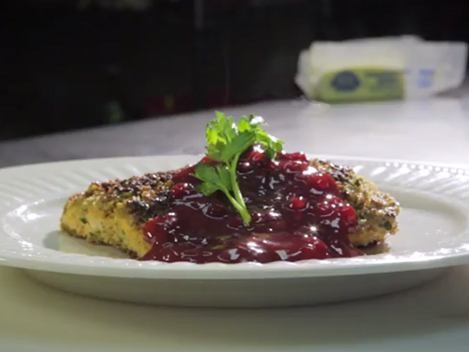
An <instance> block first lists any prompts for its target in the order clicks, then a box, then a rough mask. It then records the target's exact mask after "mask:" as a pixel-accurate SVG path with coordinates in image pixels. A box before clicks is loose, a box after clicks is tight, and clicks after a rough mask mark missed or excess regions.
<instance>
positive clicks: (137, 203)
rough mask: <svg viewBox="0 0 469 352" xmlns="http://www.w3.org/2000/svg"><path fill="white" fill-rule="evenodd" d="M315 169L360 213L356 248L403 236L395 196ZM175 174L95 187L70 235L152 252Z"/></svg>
mask: <svg viewBox="0 0 469 352" xmlns="http://www.w3.org/2000/svg"><path fill="white" fill-rule="evenodd" d="M311 164H312V166H314V167H315V168H316V169H318V170H319V171H326V172H328V173H330V174H331V175H332V176H333V177H334V179H335V180H336V182H337V184H338V186H339V189H340V191H341V192H342V195H343V197H344V198H345V199H346V200H347V201H348V202H349V203H350V204H351V205H352V206H353V207H354V208H355V210H356V212H357V215H358V218H359V225H358V228H357V229H356V231H355V232H353V233H352V234H350V235H349V236H350V240H351V242H352V244H353V245H354V246H356V247H366V246H370V245H372V244H376V243H381V242H383V241H384V239H385V236H386V235H387V234H394V233H395V232H396V231H397V221H396V218H397V215H398V213H399V204H398V203H397V202H396V200H395V199H394V198H393V197H391V196H390V195H389V194H387V193H385V192H382V191H380V190H379V189H378V188H377V186H376V185H375V184H374V183H373V182H371V181H369V180H367V179H365V178H363V177H361V176H359V175H357V174H356V173H355V172H354V171H353V170H352V169H350V168H347V167H342V166H338V165H335V164H332V163H330V162H327V161H322V160H317V159H315V160H312V161H311ZM171 178H172V173H171V172H157V173H149V174H146V175H143V176H134V177H131V178H128V179H125V180H114V181H109V182H94V183H92V184H91V185H90V186H89V187H88V189H87V190H86V191H85V192H83V193H78V194H75V195H73V196H72V197H70V198H69V199H68V201H67V203H66V204H65V207H64V211H63V215H62V218H61V227H62V229H63V230H64V231H66V232H67V233H69V234H71V235H73V236H76V237H80V238H84V239H86V240H88V241H90V242H93V243H100V244H107V245H110V246H113V247H116V248H119V249H121V250H123V251H125V252H127V253H129V255H131V256H133V257H137V258H140V257H142V256H144V255H145V254H146V253H147V252H148V251H149V250H150V248H151V244H150V243H148V242H147V241H146V240H145V239H144V236H143V226H144V224H145V223H146V222H147V220H149V219H151V218H152V217H154V216H156V215H158V214H160V213H162V212H165V211H167V210H168V207H169V202H168V192H169V190H170V188H171V186H172V181H171Z"/></svg>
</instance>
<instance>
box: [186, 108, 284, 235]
mask: <svg viewBox="0 0 469 352" xmlns="http://www.w3.org/2000/svg"><path fill="white" fill-rule="evenodd" d="M263 123H264V120H263V119H262V118H261V117H259V116H254V115H245V116H241V117H240V118H239V120H238V123H237V124H236V123H235V122H234V119H233V117H231V116H226V115H225V114H224V113H222V112H219V111H217V112H216V113H215V118H214V119H213V120H211V121H210V122H209V123H208V124H207V128H206V131H205V138H206V142H207V145H206V150H207V156H208V157H209V158H210V159H212V160H214V161H215V162H217V164H215V165H207V164H198V165H197V166H196V168H195V173H194V176H195V177H197V178H198V179H199V180H201V181H202V183H201V184H200V185H199V187H198V190H199V192H201V193H203V194H204V195H206V196H210V195H211V194H213V193H214V192H216V191H221V192H223V193H224V194H225V196H226V197H227V198H228V200H229V201H230V202H231V204H232V205H233V207H234V208H235V209H236V210H237V211H238V213H239V214H240V216H241V218H242V220H243V223H244V224H245V225H246V226H247V225H249V223H250V222H251V215H250V214H249V211H248V209H247V206H246V203H245V201H244V198H243V195H242V194H241V190H240V189H239V184H238V180H237V173H236V169H237V167H238V161H239V157H240V156H241V154H242V153H243V152H245V151H246V150H247V149H248V148H249V147H251V146H252V145H254V144H259V145H261V146H262V148H263V149H264V150H265V152H266V154H267V156H268V157H269V158H274V157H275V155H276V154H277V153H278V152H280V151H281V150H282V148H283V142H282V141H280V140H278V139H277V138H275V137H273V136H271V135H269V134H268V133H267V132H266V131H265V130H264V129H263V128H262V125H263Z"/></svg>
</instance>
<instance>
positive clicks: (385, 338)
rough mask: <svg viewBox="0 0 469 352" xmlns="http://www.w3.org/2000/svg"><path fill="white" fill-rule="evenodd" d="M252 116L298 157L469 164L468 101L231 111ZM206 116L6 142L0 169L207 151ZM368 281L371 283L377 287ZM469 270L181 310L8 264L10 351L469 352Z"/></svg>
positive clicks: (289, 104)
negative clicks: (294, 299)
mask: <svg viewBox="0 0 469 352" xmlns="http://www.w3.org/2000/svg"><path fill="white" fill-rule="evenodd" d="M224 110H225V111H227V112H229V113H231V114H234V115H239V114H241V113H250V112H252V113H256V114H260V115H263V116H264V117H265V118H266V120H267V121H268V122H269V125H270V126H269V131H270V132H271V133H272V134H275V135H277V136H278V137H280V138H282V139H285V140H286V141H287V143H286V148H287V149H290V150H297V149H301V150H305V151H307V152H309V153H312V154H341V155H350V156H366V157H376V158H395V159H407V160H423V161H429V162H442V163H450V164H465V165H469V98H466V97H465V96H462V97H459V98H449V97H445V98H443V97H440V98H434V99H431V100H422V101H413V102H390V103H373V104H353V105H339V106H334V107H329V106H327V105H323V104H311V103H308V102H306V101H300V100H298V101H281V102H267V103H259V104H255V105H250V106H245V107H237V108H229V109H224ZM211 116H212V115H211V113H210V112H198V113H194V114H186V115H180V116H176V117H170V118H162V119H152V120H145V121H140V122H136V123H129V124H125V125H120V126H114V127H104V128H98V129H90V130H82V131H77V132H71V133H64V134H57V135H51V136H43V137H37V138H31V139H25V140H20V141H9V142H3V143H0V166H9V165H15V164H22V163H31V162H43V161H51V160H63V159H71V158H74V159H76V158H89V157H104V156H122V155H148V154H180V153H200V152H202V151H203V140H202V139H201V135H202V133H203V129H204V124H205V121H207V120H208V119H210V118H211ZM371 284H372V283H371V282H370V285H371ZM468 292H469V266H467V267H459V268H455V269H453V270H451V271H450V272H449V273H448V274H447V275H445V276H444V277H441V278H440V279H438V280H436V281H434V282H432V283H431V284H428V285H426V286H423V287H420V288H416V289H412V290H409V291H406V292H401V293H399V294H394V295H389V296H384V297H380V298H375V299H367V300H363V301H356V302H348V303H343V304H334V305H326V306H319V307H309V308H294V309H272V310H267V309H262V310H234V309H232V310H223V309H176V308H159V307H149V306H138V305H131V304H124V303H116V302H108V301H100V300H96V299H91V298H85V297H79V296H75V295H71V294H66V293H62V292H60V291H56V290H54V289H51V288H48V287H45V286H43V285H41V284H38V283H36V282H34V281H32V280H31V279H29V278H28V277H26V276H25V275H24V274H23V273H22V272H20V271H17V270H15V269H6V268H2V269H0V312H1V313H2V314H1V315H0V347H2V349H1V350H2V351H3V350H5V351H43V350H44V351H64V350H65V349H66V350H67V351H113V352H115V351H165V352H166V351H167V352H170V351H194V352H195V351H201V352H202V351H203V352H210V351H253V352H254V351H283V352H285V351H292V352H293V351H295V352H297V351H313V350H314V351H327V352H329V351H348V352H352V351H357V352H358V351H360V352H362V351H393V352H395V351H426V352H433V351H434V352H436V351H438V352H441V351H465V350H467V346H468V344H469V333H468V332H469V299H468V297H469V296H468Z"/></svg>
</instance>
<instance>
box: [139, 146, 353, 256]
mask: <svg viewBox="0 0 469 352" xmlns="http://www.w3.org/2000/svg"><path fill="white" fill-rule="evenodd" d="M201 162H210V161H207V159H206V158H205V159H203V160H202V161H201ZM193 170H194V167H187V168H184V169H181V170H179V171H178V172H177V173H176V174H175V175H174V176H173V182H174V186H173V188H172V190H171V195H170V198H171V205H170V207H169V209H170V211H168V212H167V213H165V214H161V215H158V216H156V217H155V218H153V219H150V220H149V221H148V222H147V223H146V224H145V226H144V236H145V239H146V240H147V241H149V242H150V243H152V248H151V250H150V251H149V252H148V253H147V254H146V255H145V256H144V257H143V258H142V259H143V260H159V261H165V262H177V261H188V262H194V263H208V262H224V263H238V262H245V261H254V262H261V263H266V262H272V261H278V260H286V261H297V260H303V259H313V258H314V259H324V258H333V257H351V256H356V255H361V254H362V252H361V251H359V250H358V249H355V248H353V246H352V245H351V243H350V241H349V240H348V234H349V233H351V232H352V231H354V230H355V229H356V227H357V215H356V213H355V210H354V208H353V207H352V206H351V205H349V204H348V203H347V202H346V201H345V200H344V199H343V198H342V197H341V195H340V192H339V190H338V187H337V184H336V182H335V180H334V178H333V177H332V176H331V175H330V174H328V173H324V172H318V171H317V170H316V169H314V168H313V167H311V166H310V164H309V162H308V160H307V158H306V156H305V155H304V154H302V153H282V154H279V155H278V156H277V157H276V159H275V160H270V159H269V158H267V156H266V155H265V154H264V152H263V151H262V149H260V148H259V147H254V148H252V149H250V150H249V151H248V152H246V153H244V154H243V156H242V157H241V158H240V161H239V164H238V181H239V184H240V189H241V192H242V194H243V195H244V198H245V201H246V204H247V207H248V209H249V212H250V214H251V216H252V221H251V224H250V225H249V226H248V227H245V226H243V224H242V221H241V218H240V216H239V215H238V214H237V213H236V212H235V211H234V210H233V209H232V207H231V206H230V204H229V202H228V201H227V200H226V198H225V196H224V195H223V194H221V193H220V192H217V193H215V194H214V195H212V196H210V197H206V196H204V195H202V194H200V193H198V192H197V191H196V186H197V185H198V184H199V183H200V181H198V180H197V179H196V178H194V177H193V176H191V174H192V172H193Z"/></svg>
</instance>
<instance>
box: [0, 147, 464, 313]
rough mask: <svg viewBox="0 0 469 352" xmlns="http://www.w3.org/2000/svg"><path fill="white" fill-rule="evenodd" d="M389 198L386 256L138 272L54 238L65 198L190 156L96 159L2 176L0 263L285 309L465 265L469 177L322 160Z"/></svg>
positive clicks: (107, 288) (64, 279) (121, 293)
mask: <svg viewBox="0 0 469 352" xmlns="http://www.w3.org/2000/svg"><path fill="white" fill-rule="evenodd" d="M326 158H327V159H329V160H333V161H335V162H338V163H341V164H347V165H351V166H354V167H355V169H356V170H357V171H358V172H359V173H360V174H362V175H364V176H367V177H369V178H371V179H373V180H375V181H376V182H377V183H378V184H379V185H380V187H382V188H383V189H385V190H387V191H389V192H391V193H392V194H393V195H395V196H396V197H397V198H398V200H399V201H400V202H401V204H402V206H403V211H402V214H401V215H400V219H399V221H400V224H401V230H400V233H399V234H398V235H396V236H393V237H392V238H390V239H389V245H390V251H389V252H388V253H384V254H379V255H373V256H365V257H358V258H341V259H332V260H308V261H301V262H295V263H289V262H275V263H268V264H258V263H240V264H222V263H210V264H202V265H200V264H192V263H170V264H168V263H160V262H140V261H137V260H132V259H127V258H123V256H122V255H121V254H120V253H118V252H116V251H113V250H110V249H109V248H102V247H95V246H90V245H87V244H86V243H84V242H83V241H81V240H77V239H71V238H68V237H67V236H66V235H64V234H61V233H60V231H58V221H59V216H60V213H61V210H62V206H63V204H64V202H65V200H66V198H67V197H68V196H69V195H70V194H72V193H73V192H77V191H81V190H83V189H84V188H85V187H86V185H87V184H88V183H89V182H90V181H93V180H106V179H109V178H115V177H119V178H121V177H128V176H131V175H138V174H142V173H144V172H149V171H156V170H168V169H174V168H177V167H180V166H182V165H184V164H185V163H187V162H192V161H195V160H197V157H194V156H161V157H142V158H114V159H96V160H83V161H72V162H60V163H49V164H38V165H30V166H22V167H15V168H9V169H3V170H0V225H1V228H0V260H1V263H3V264H5V265H9V266H14V267H20V268H25V269H30V270H29V272H30V274H31V275H33V276H34V277H36V278H38V279H40V280H42V281H44V282H47V283H49V284H50V285H52V286H56V287H60V288H62V289H65V290H69V291H73V292H78V293H82V294H88V295H94V296H98V297H104V298H111V299H118V300H128V301H134V302H145V303H156V304H165V305H191V306H284V305H304V304H314V303H320V302H326V301H337V300H344V299H352V298H358V297H364V296H370V295H377V294H382V293H386V292H391V291H396V290H399V289H403V288H407V287H411V286H414V285H417V284H420V283H422V282H424V281H428V280H430V279H431V278H433V277H435V275H437V274H439V273H441V272H442V271H443V269H444V268H446V267H449V266H454V265H458V264H464V263H468V262H469V226H468V216H469V215H468V214H469V204H468V199H469V169H462V168H451V167H445V166H439V165H428V164H420V163H408V162H398V161H385V160H369V159H353V158H339V157H326Z"/></svg>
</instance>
